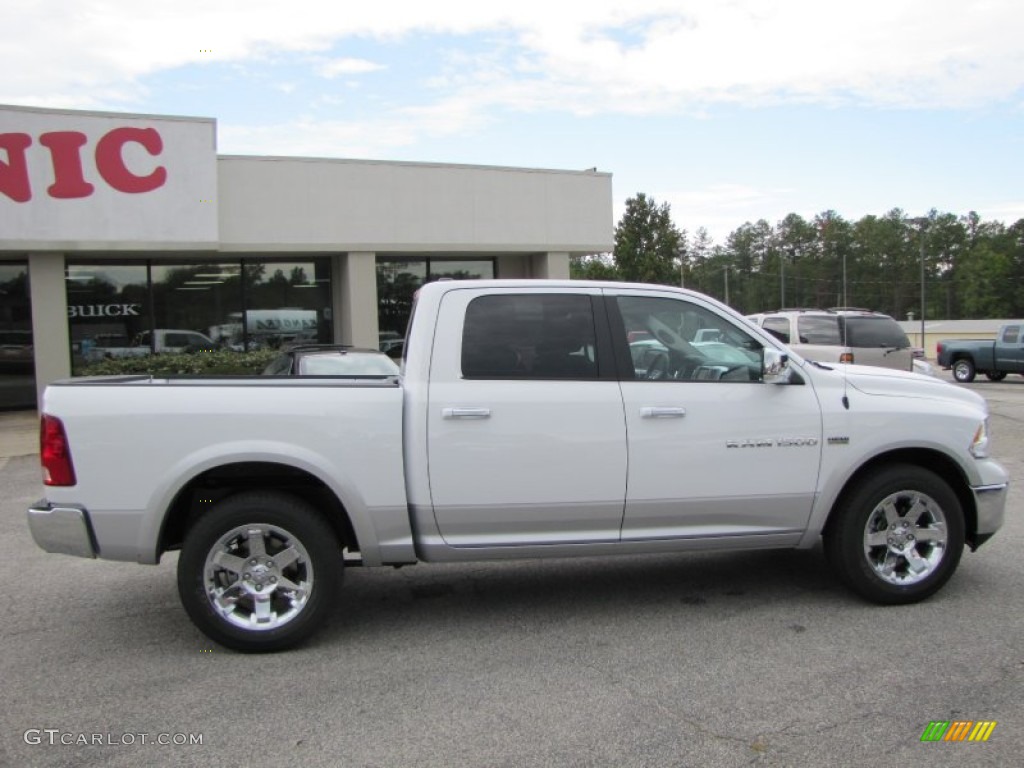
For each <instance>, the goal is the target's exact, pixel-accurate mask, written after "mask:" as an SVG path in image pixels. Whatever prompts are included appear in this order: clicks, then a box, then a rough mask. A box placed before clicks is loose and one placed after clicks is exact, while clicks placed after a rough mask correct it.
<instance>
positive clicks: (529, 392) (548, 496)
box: [427, 288, 626, 547]
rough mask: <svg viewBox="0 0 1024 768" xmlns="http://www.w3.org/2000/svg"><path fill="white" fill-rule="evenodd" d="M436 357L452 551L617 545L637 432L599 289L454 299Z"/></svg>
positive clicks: (443, 319) (441, 472) (444, 512)
mask: <svg viewBox="0 0 1024 768" xmlns="http://www.w3.org/2000/svg"><path fill="white" fill-rule="evenodd" d="M602 325H603V328H602V329H601V330H600V331H599V326H602ZM433 348H434V353H433V358H432V361H431V371H430V382H429V393H428V416H427V432H428V437H427V446H428V461H429V470H428V474H429V478H430V495H431V501H432V504H433V509H434V517H435V520H436V522H437V526H438V528H439V530H440V533H441V535H442V537H443V538H444V540H445V542H446V543H447V544H449V545H450V546H455V547H470V546H477V547H479V546H512V545H529V544H555V543H562V544H572V543H586V542H608V541H617V540H618V538H619V530H620V527H621V524H622V514H623V506H624V503H625V493H626V426H625V419H624V417H623V412H622V397H621V394H620V391H619V384H618V382H617V380H616V373H615V367H614V359H613V354H612V352H611V344H610V340H609V338H608V332H607V319H606V317H605V314H604V303H603V300H602V298H601V296H600V291H599V290H597V289H590V290H586V289H581V290H580V291H578V292H574V291H573V290H572V289H548V290H544V289H497V290H496V289H473V288H467V289H463V290H458V289H456V290H452V291H450V292H448V293H446V294H445V295H444V297H443V299H442V302H441V306H440V313H439V315H438V325H437V330H436V335H435V339H434V344H433Z"/></svg>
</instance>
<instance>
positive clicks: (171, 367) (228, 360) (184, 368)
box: [78, 349, 278, 376]
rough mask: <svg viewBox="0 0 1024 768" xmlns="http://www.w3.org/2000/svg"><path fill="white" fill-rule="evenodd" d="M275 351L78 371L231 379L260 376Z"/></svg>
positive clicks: (103, 364)
mask: <svg viewBox="0 0 1024 768" xmlns="http://www.w3.org/2000/svg"><path fill="white" fill-rule="evenodd" d="M277 355H278V351H277V350H275V349H260V350H256V351H253V352H233V351H231V350H218V351H216V352H181V353H177V354H160V355H146V356H144V357H120V358H112V359H110V360H101V361H100V362H98V363H91V364H90V365H87V366H85V367H84V368H82V369H81V370H79V372H78V375H80V376H124V375H131V374H145V375H150V376H180V375H192V376H233V375H247V374H249V375H251V374H257V373H261V372H262V371H263V369H264V368H266V366H267V363H269V362H270V361H271V360H272V359H273V358H274V357H276V356H277Z"/></svg>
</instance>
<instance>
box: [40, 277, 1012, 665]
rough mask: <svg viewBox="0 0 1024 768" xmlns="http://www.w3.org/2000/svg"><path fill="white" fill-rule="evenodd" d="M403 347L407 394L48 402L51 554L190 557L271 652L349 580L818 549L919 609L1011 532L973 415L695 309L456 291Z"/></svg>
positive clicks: (516, 288) (860, 584) (963, 397)
mask: <svg viewBox="0 0 1024 768" xmlns="http://www.w3.org/2000/svg"><path fill="white" fill-rule="evenodd" d="M712 331H714V332H712ZM712 337H713V338H714V339H715V340H714V341H706V340H705V339H707V338H712ZM407 338H408V342H407V344H406V347H405V359H404V361H403V369H402V375H401V376H394V377H381V378H376V379H361V380H354V379H342V378H331V377H293V378H289V379H285V380H282V379H280V378H271V377H265V378H258V377H254V378H248V379H198V378H167V379H164V378H149V377H109V378H93V379H78V380H74V381H64V382H58V383H57V384H55V385H52V386H50V387H48V388H47V390H46V394H45V397H44V405H43V409H42V411H43V414H42V416H41V419H42V429H41V435H42V437H41V442H42V444H41V462H42V465H43V469H44V481H45V484H46V486H47V488H46V498H45V499H43V500H42V501H40V502H38V503H37V504H35V505H34V506H33V507H32V508H31V509H30V510H29V511H28V519H29V524H30V527H31V530H32V534H33V536H34V537H35V540H36V542H37V543H38V544H39V546H40V547H42V548H43V549H45V550H46V551H48V552H61V553H65V554H72V555H78V556H83V557H100V558H106V559H111V560H129V561H137V562H139V563H150V564H155V563H157V562H158V561H159V560H160V557H161V555H163V554H164V553H165V552H167V551H169V550H177V549H180V550H181V553H180V556H179V559H178V587H179V592H180V595H181V599H182V602H183V604H184V607H185V609H186V611H187V612H188V614H189V616H190V617H191V618H192V620H193V621H194V622H195V623H196V624H197V625H198V626H199V628H200V629H201V630H202V631H203V632H205V633H206V634H207V635H209V636H210V637H211V638H213V639H214V640H216V641H217V642H219V643H221V644H223V645H225V646H228V647H231V648H235V649H239V650H278V649H282V648H286V647H288V646H291V645H294V644H295V643H297V642H299V641H301V640H302V639H304V638H306V637H307V636H309V635H310V633H311V632H313V631H314V629H315V628H316V627H317V625H319V624H320V623H321V621H322V620H323V619H324V617H325V616H326V615H327V614H329V613H330V612H331V611H332V610H333V608H334V606H333V603H334V597H335V590H336V587H337V585H338V583H339V576H340V575H341V571H342V569H343V567H347V566H352V565H362V566H380V565H393V566H399V565H406V564H410V563H414V562H418V561H427V562H453V561H469V560H496V559H506V558H535V557H562V556H568V555H598V556H605V555H614V554H631V555H637V554H640V553H645V552H659V553H665V552H684V551H698V550H699V551H703V550H710V549H758V548H779V547H782V548H786V547H795V548H810V547H814V546H815V545H816V544H818V542H819V541H822V540H823V542H824V550H825V554H826V555H827V557H828V559H829V560H830V562H831V563H832V565H833V567H834V568H835V571H836V573H837V574H838V576H839V578H840V580H842V581H843V582H845V583H846V584H847V585H848V586H849V587H851V588H852V589H853V590H854V591H856V592H857V593H859V594H860V595H862V596H863V597H865V598H867V599H869V600H872V601H875V602H878V603H889V604H892V603H910V602H914V601H917V600H921V599H923V598H925V597H927V596H929V595H931V594H932V593H934V592H935V591H936V590H937V589H939V587H941V586H942V585H943V584H944V583H945V582H946V580H947V579H949V577H950V576H951V575H952V574H953V572H954V570H955V569H956V567H957V563H958V562H959V559H960V556H961V553H962V551H963V547H964V544H965V542H966V543H967V544H968V545H969V546H970V547H971V548H972V549H973V548H976V547H978V546H979V545H980V544H982V543H983V542H985V541H986V540H987V539H988V538H989V537H991V536H992V535H993V534H994V533H995V532H996V531H997V530H998V528H999V527H1000V525H1001V524H1002V521H1003V514H1004V506H1005V500H1006V492H1007V474H1006V472H1005V471H1004V469H1003V468H1002V467H1001V466H1000V465H999V464H998V463H997V462H996V461H994V460H992V459H990V458H989V456H988V450H989V436H988V432H987V410H986V406H985V402H984V400H983V399H982V398H981V397H979V396H978V395H976V394H974V393H972V392H970V391H968V390H966V389H963V388H960V387H957V386H955V385H952V384H949V383H944V382H942V381H939V380H937V379H934V378H928V377H924V376H918V375H915V374H912V373H906V372H900V371H892V370H887V369H883V368H868V367H858V366H836V367H834V368H833V367H831V366H825V365H820V364H812V363H809V362H806V361H804V360H801V359H800V358H799V357H798V356H795V355H792V354H791V353H790V352H789V351H788V350H787V349H786V348H785V347H784V346H783V345H782V344H781V343H780V342H779V341H778V340H776V339H775V338H774V337H773V336H771V335H770V334H767V333H765V332H764V331H762V330H761V329H759V328H755V327H754V326H753V325H751V324H750V323H749V322H747V321H746V320H745V319H744V318H743V317H741V316H740V315H738V314H736V313H735V312H733V311H732V310H731V309H729V308H728V307H726V306H724V305H722V304H719V303H717V302H715V301H714V300H712V299H710V298H708V297H706V296H702V295H700V294H697V293H693V292H690V291H684V290H681V289H672V288H666V287H658V286H645V285H630V284H618V283H588V282H578V281H533V280H531V281H465V282H438V283H432V284H429V285H427V286H425V287H424V288H422V289H421V291H420V293H419V296H418V299H417V302H416V306H415V309H414V312H413V318H412V320H411V322H410V327H409V335H408V337H407ZM698 338H700V339H702V340H701V341H696V340H697V339H698Z"/></svg>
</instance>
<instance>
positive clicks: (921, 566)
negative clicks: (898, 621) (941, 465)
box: [825, 465, 964, 605]
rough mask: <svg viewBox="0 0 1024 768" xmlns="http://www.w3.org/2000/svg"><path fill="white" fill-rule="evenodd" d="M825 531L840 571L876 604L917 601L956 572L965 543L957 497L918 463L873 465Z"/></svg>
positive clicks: (828, 550)
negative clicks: (886, 465) (874, 467)
mask: <svg viewBox="0 0 1024 768" xmlns="http://www.w3.org/2000/svg"><path fill="white" fill-rule="evenodd" d="M833 514H835V515H837V517H836V518H835V519H834V520H833V521H832V523H831V524H830V525H829V527H828V529H827V530H826V533H825V552H826V554H827V556H828V559H829V562H830V563H831V565H832V567H833V568H834V570H835V572H836V575H837V576H838V577H839V578H840V579H841V580H842V581H843V582H844V583H845V584H846V585H847V586H849V587H850V588H851V589H852V590H853V591H855V592H857V593H858V594H859V595H861V596H862V597H864V598H866V599H868V600H871V601H872V602H876V603H883V604H888V605H896V604H904V603H914V602H917V601H918V600H923V599H924V598H926V597H929V596H930V595H932V594H934V593H935V592H936V591H937V590H938V589H939V588H940V587H941V586H942V585H943V584H945V583H946V581H948V580H949V577H950V576H952V575H953V572H954V571H955V570H956V567H957V564H958V563H959V562H960V555H961V554H962V553H963V548H964V518H963V511H962V510H961V507H960V502H959V500H958V499H957V497H956V494H955V493H953V491H952V489H951V488H950V487H949V486H948V485H947V484H946V482H945V481H944V480H942V479H941V478H940V477H939V476H938V475H936V474H934V473H933V472H930V471H928V470H926V469H922V468H921V467H916V466H912V465H895V466H892V467H885V468H882V469H880V470H876V471H874V472H872V473H871V474H869V475H867V476H866V477H864V478H863V479H862V480H860V481H859V482H858V484H857V489H856V490H855V491H854V492H853V493H852V494H850V495H849V496H847V497H846V498H845V499H843V501H842V502H840V505H839V507H838V508H837V509H836V510H835V512H834V513H833Z"/></svg>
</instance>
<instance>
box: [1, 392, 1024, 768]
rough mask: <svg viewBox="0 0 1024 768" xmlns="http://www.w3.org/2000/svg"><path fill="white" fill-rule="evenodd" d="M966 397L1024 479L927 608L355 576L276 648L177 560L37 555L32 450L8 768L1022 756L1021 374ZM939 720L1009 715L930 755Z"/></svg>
mask: <svg viewBox="0 0 1024 768" xmlns="http://www.w3.org/2000/svg"><path fill="white" fill-rule="evenodd" d="M969 386H970V387H971V388H972V389H975V390H977V391H979V392H981V393H983V394H984V395H985V396H986V397H987V398H988V400H989V403H990V407H991V409H992V427H993V433H994V437H993V442H994V448H993V453H994V455H996V456H997V457H998V458H1000V459H1001V460H1002V461H1003V463H1004V464H1005V465H1006V466H1007V467H1008V468H1009V470H1010V473H1011V477H1012V478H1013V480H1014V482H1015V483H1016V485H1015V487H1014V488H1013V489H1012V490H1011V494H1010V501H1009V506H1008V510H1007V523H1006V525H1005V527H1004V528H1003V530H1002V531H1001V532H1000V533H999V535H997V536H996V537H995V538H994V539H993V540H992V541H991V542H989V543H988V544H986V545H985V546H984V547H982V548H981V549H980V550H979V551H978V552H977V553H973V554H971V553H965V555H964V558H963V561H962V562H961V565H960V569H959V571H958V572H957V574H956V575H955V576H954V578H953V580H952V581H951V582H950V583H949V584H948V585H947V586H946V587H945V588H944V589H943V590H942V591H941V592H940V593H939V594H938V595H936V596H935V597H934V598H932V599H931V600H929V601H927V602H925V603H923V604H919V605H915V606H909V607H902V608H880V607H876V606H872V605H868V604H865V603H863V602H861V601H860V600H858V599H857V598H855V597H853V596H851V595H850V594H849V593H848V592H846V591H845V590H844V589H843V588H842V587H840V586H839V585H838V584H837V583H836V582H835V581H834V580H833V579H832V577H831V575H830V574H829V572H828V570H827V569H826V567H825V563H824V559H823V556H822V554H821V552H820V551H810V552H756V553H708V554H699V555H693V554H690V555H673V556H648V557H641V558H620V559H613V560H608V559H599V558H587V559H579V560H571V561H564V560H563V561H551V562H548V561H543V562H522V563H500V564H485V565H456V566H444V565H442V566H437V565H431V566H423V565H421V566H416V567H411V568H404V569H401V570H391V569H388V570H384V569H367V570H356V569H351V570H349V571H348V572H347V573H346V576H345V586H344V588H343V589H342V592H341V598H340V599H339V601H338V603H337V609H336V613H335V615H334V617H333V620H332V621H331V623H330V624H329V626H327V627H326V628H325V630H324V631H321V632H320V633H319V634H318V635H317V636H316V637H315V638H314V641H313V642H312V643H310V644H309V645H307V646H304V647H302V648H301V649H299V650H296V651H292V652H289V653H284V654H278V655H272V656H244V655H239V654H234V653H231V652H229V651H225V650H223V649H221V648H219V647H216V646H213V645H211V643H210V642H209V641H207V640H206V639H205V637H204V636H203V635H201V634H200V633H199V632H198V630H196V629H194V628H193V626H192V625H191V623H190V622H189V621H188V619H187V618H186V616H185V613H184V611H183V610H182V608H181V607H180V604H179V602H178V597H177V593H176V590H175V582H174V564H175V562H176V557H175V556H169V557H166V558H165V560H164V562H163V564H162V565H160V566H158V567H148V566H138V565H132V564H125V563H109V562H102V561H86V560H79V559H75V558H70V557H62V556H56V555H47V554H44V553H43V552H42V551H40V550H38V549H37V548H36V547H35V545H34V544H33V543H32V541H31V538H30V536H29V533H28V529H27V526H26V523H25V515H24V510H25V508H26V506H27V505H28V504H30V503H31V502H33V501H35V500H36V499H37V498H38V497H39V496H40V495H42V490H41V486H40V484H39V472H38V468H37V460H36V457H34V456H16V457H12V458H7V459H4V458H0V579H2V582H3V583H4V584H6V585H7V587H6V588H5V589H4V590H3V591H2V592H0V609H2V614H3V617H4V620H3V622H2V623H0V647H2V649H3V650H2V653H0V680H2V681H3V682H2V690H3V699H4V701H3V706H0V766H35V765H38V766H91V765H96V766H101V765H102V766H138V765H155V766H164V765H166V766H188V765H195V766H237V765H261V766H279V765H302V766H307V765H308V766H320V765H323V766H382V767H383V766H399V765H416V766H548V765H550V766H606V765H607V766H617V767H620V766H744V765H752V764H753V765H773V766H774V765H777V766H817V765H821V766H847V765H849V766H860V765H891V764H903V765H918V764H919V765H929V766H945V765H949V766H960V765H971V766H1006V765H1014V764H1019V760H1020V754H1021V752H1022V749H1024V557H1021V547H1022V546H1024V496H1022V493H1021V482H1022V480H1024V377H1019V376H1014V377H1011V378H1010V379H1007V380H1006V381H1004V382H1000V383H991V382H988V381H979V382H977V383H975V384H972V385H969ZM935 720H943V721H945V720H972V721H981V720H986V721H996V723H997V725H996V727H995V728H994V730H993V731H992V735H991V737H990V739H989V741H988V742H985V743H967V742H964V743H952V742H939V743H922V742H921V736H922V733H923V731H924V729H925V728H926V727H927V726H928V724H929V722H930V721H935ZM197 736H198V737H199V738H201V741H202V743H201V744H195V743H191V744H190V743H188V742H189V741H190V740H192V741H195V740H196V737H197ZM161 737H163V738H161ZM83 740H84V741H85V742H86V743H82V742H83ZM97 740H98V741H99V742H100V743H92V742H95V741H97ZM161 740H162V741H168V742H170V743H169V744H160V743H157V742H158V741H161ZM62 742H72V743H62ZM182 742H185V743H182Z"/></svg>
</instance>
